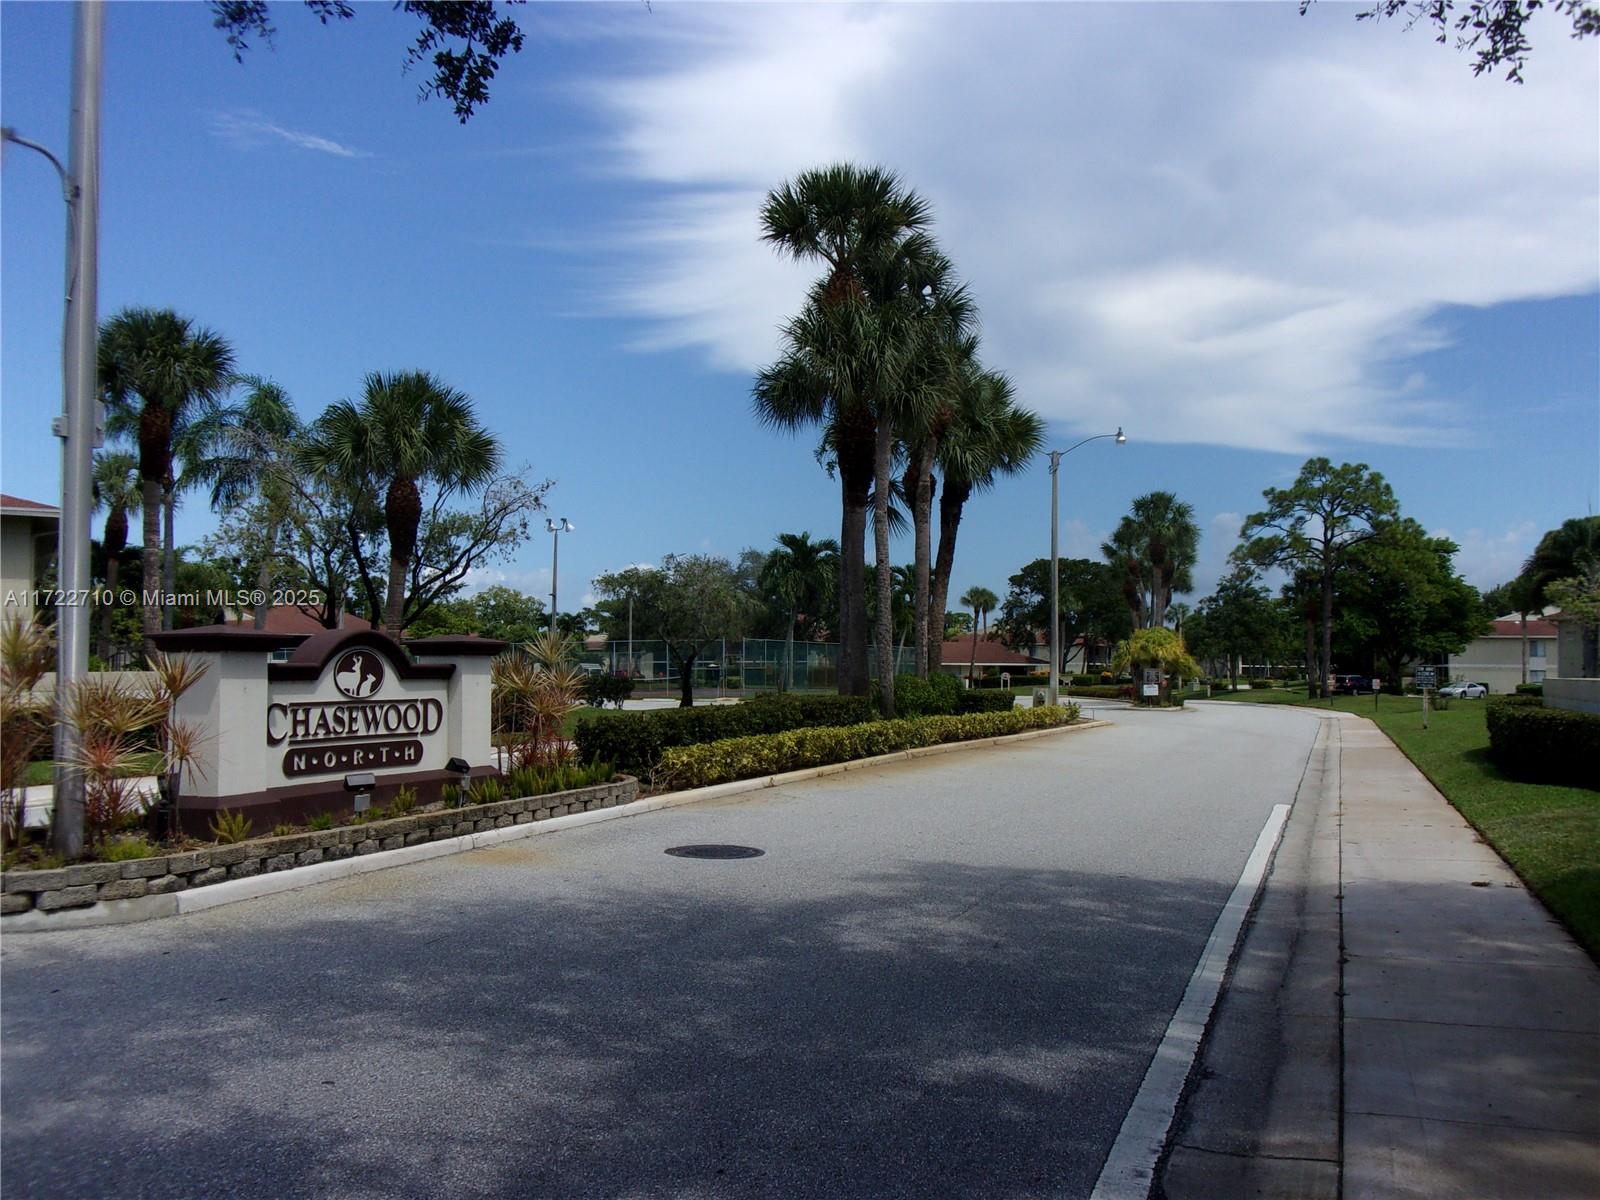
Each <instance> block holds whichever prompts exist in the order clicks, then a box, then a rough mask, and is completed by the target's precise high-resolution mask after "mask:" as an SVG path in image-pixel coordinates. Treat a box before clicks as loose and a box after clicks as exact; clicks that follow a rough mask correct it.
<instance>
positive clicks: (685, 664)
mask: <svg viewBox="0 0 1600 1200" xmlns="http://www.w3.org/2000/svg"><path fill="white" fill-rule="evenodd" d="M698 657H700V653H699V651H698V650H696V651H695V653H693V654H691V655H690V656H689V657H688V658H685V659H679V660H678V707H679V708H693V707H694V660H695V659H696V658H698Z"/></svg>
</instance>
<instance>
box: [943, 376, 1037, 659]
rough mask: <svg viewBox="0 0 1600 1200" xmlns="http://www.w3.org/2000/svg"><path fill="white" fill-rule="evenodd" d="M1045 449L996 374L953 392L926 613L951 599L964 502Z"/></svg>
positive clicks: (1031, 419) (1033, 421) (1031, 416)
mask: <svg viewBox="0 0 1600 1200" xmlns="http://www.w3.org/2000/svg"><path fill="white" fill-rule="evenodd" d="M1043 444H1044V422H1043V421H1041V420H1040V419H1039V417H1038V414H1036V413H1033V412H1030V411H1029V410H1027V409H1025V408H1023V407H1021V406H1020V405H1018V404H1017V403H1016V397H1015V394H1014V392H1013V390H1012V386H1011V381H1010V380H1009V379H1007V378H1006V376H1005V375H1003V374H1001V373H1000V372H998V371H979V372H978V373H977V374H976V375H975V376H974V377H973V378H972V379H970V380H968V381H967V382H966V384H965V385H964V386H963V387H962V388H961V389H960V390H959V391H958V392H957V394H956V397H955V402H954V403H953V404H952V406H951V421H950V425H949V427H948V428H947V429H946V430H945V433H944V436H943V437H942V438H941V439H940V442H939V454H938V466H939V469H940V470H941V471H942V472H943V474H944V485H943V488H942V489H941V490H940V493H939V548H938V552H937V554H936V555H935V556H934V561H933V575H932V580H931V589H930V591H931V594H930V598H929V599H930V608H931V610H932V611H933V612H937V613H943V612H944V610H945V607H946V605H947V604H948V603H949V599H950V573H951V571H952V570H953V569H954V567H955V560H956V538H957V535H958V534H959V533H960V531H961V518H962V515H963V512H964V510H965V508H966V504H967V501H968V500H969V499H971V497H972V496H973V495H974V494H975V493H977V492H981V491H986V490H987V489H989V488H991V487H993V486H994V483H995V480H996V479H997V478H999V477H1000V476H1002V475H1016V474H1018V473H1020V472H1022V471H1024V470H1026V469H1027V466H1028V462H1029V461H1030V460H1031V459H1032V458H1033V456H1034V455H1035V454H1037V453H1038V452H1039V447H1040V446H1042V445H1043ZM943 653H944V639H943V636H942V633H941V632H936V631H934V630H929V639H928V663H929V669H930V670H937V669H938V667H939V664H940V662H941V660H942V658H943Z"/></svg>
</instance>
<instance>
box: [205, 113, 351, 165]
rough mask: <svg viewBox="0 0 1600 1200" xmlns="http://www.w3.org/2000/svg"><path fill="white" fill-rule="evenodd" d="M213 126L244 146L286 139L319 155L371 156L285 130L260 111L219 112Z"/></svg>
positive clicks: (218, 133) (297, 146)
mask: <svg viewBox="0 0 1600 1200" xmlns="http://www.w3.org/2000/svg"><path fill="white" fill-rule="evenodd" d="M211 127H212V130H213V132H215V133H216V134H217V136H218V137H221V138H225V139H227V140H228V141H231V142H234V143H236V144H238V145H241V146H259V145H264V144H266V143H269V142H273V141H279V142H287V143H288V144H289V145H291V146H294V147H295V148H296V149H299V150H314V151H316V152H317V153H318V154H331V155H333V156H334V157H336V158H371V157H372V155H371V154H369V153H368V152H367V151H365V150H357V149H355V148H354V147H352V146H346V145H344V144H343V143H341V142H336V141H334V140H333V139H332V138H325V137H320V136H319V135H317V134H314V133H305V132H303V131H302V130H298V129H286V128H285V127H284V126H282V125H279V124H277V123H275V122H273V121H269V120H267V119H266V118H265V117H263V116H260V115H259V114H257V113H239V112H227V113H216V114H215V115H214V116H213V117H212V119H211Z"/></svg>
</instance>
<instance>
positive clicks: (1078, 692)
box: [1072, 683, 1133, 700]
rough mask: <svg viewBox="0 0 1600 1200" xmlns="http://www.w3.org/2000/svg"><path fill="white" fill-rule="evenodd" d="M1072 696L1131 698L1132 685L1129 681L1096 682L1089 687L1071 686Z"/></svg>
mask: <svg viewBox="0 0 1600 1200" xmlns="http://www.w3.org/2000/svg"><path fill="white" fill-rule="evenodd" d="M1072 694H1073V695H1074V696H1084V697H1087V698H1088V699H1091V700H1132V699H1133V685H1132V684H1131V683H1097V684H1093V685H1091V686H1089V687H1079V686H1077V685H1076V684H1074V685H1073V687H1072Z"/></svg>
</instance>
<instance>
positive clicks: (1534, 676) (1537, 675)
mask: <svg viewBox="0 0 1600 1200" xmlns="http://www.w3.org/2000/svg"><path fill="white" fill-rule="evenodd" d="M1528 682H1529V683H1543V682H1544V672H1543V671H1529V672H1528Z"/></svg>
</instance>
